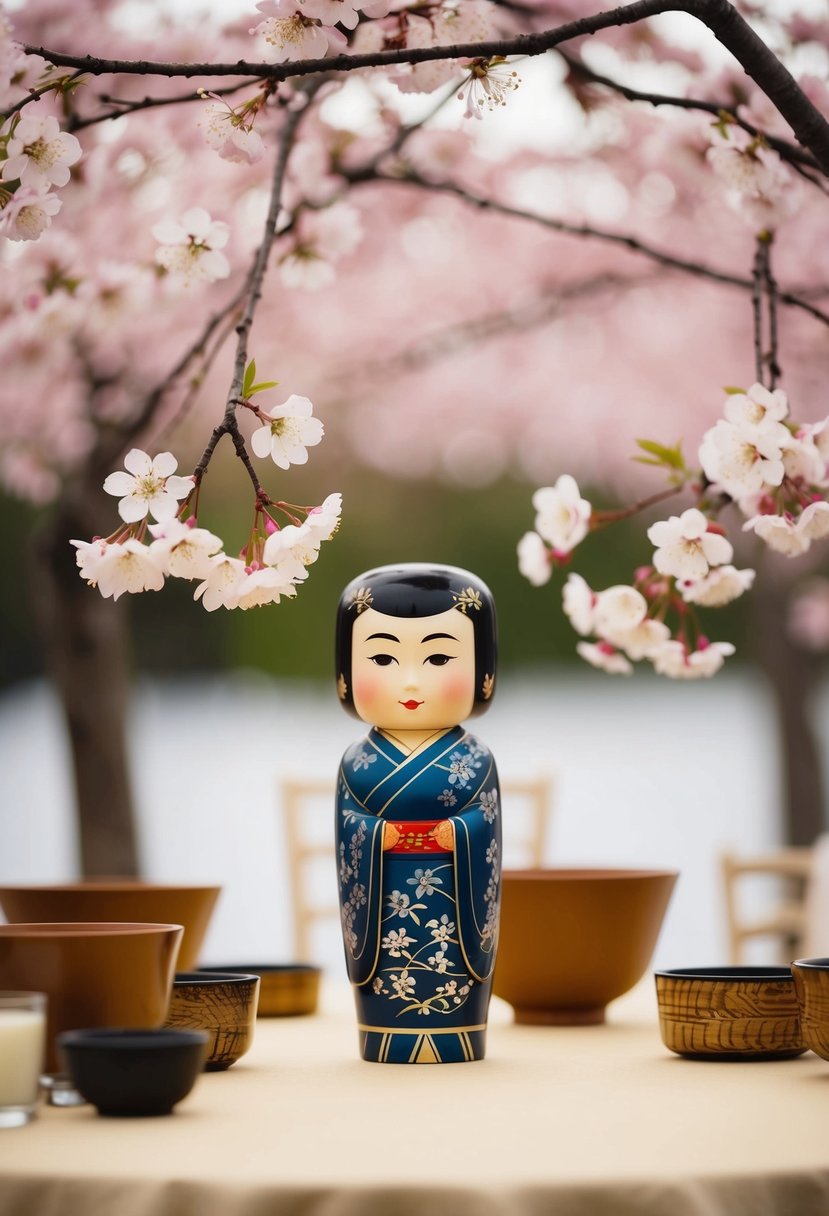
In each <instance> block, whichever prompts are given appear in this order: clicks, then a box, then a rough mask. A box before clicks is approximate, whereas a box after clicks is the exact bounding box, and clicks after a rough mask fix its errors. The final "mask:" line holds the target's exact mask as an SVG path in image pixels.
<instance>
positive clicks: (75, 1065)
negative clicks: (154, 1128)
mask: <svg viewBox="0 0 829 1216" xmlns="http://www.w3.org/2000/svg"><path fill="white" fill-rule="evenodd" d="M207 1039H208V1036H207V1035H206V1034H205V1033H204V1031H201V1030H165V1029H162V1030H119V1029H110V1028H103V1029H95V1030H67V1031H64V1033H63V1034H60V1035H58V1039H57V1042H58V1049H59V1051H60V1052H61V1053H62V1055H63V1058H64V1061H65V1063H66V1070H67V1072H68V1073H69V1075H70V1077H71V1078H72V1083H73V1085H74V1086H75V1089H77V1091H78V1093H80V1094H81V1095H82V1096H83V1097H84V1098H86V1100H87V1102H91V1103H92V1104H93V1106H96V1107H97V1108H98V1113H99V1114H101V1115H168V1114H169V1113H170V1112H171V1111H172V1109H173V1107H174V1106H175V1105H176V1103H177V1102H180V1101H181V1099H182V1098H185V1097H186V1096H187V1094H189V1092H190V1090H191V1089H192V1088H193V1085H194V1083H195V1081H196V1078H197V1077H198V1076H199V1074H200V1073H201V1071H202V1069H203V1067H204V1060H205V1056H206V1054H207Z"/></svg>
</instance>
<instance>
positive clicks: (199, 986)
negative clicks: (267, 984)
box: [164, 971, 259, 1072]
mask: <svg viewBox="0 0 829 1216" xmlns="http://www.w3.org/2000/svg"><path fill="white" fill-rule="evenodd" d="M258 1003H259V976H258V975H240V974H238V973H235V972H222V971H211V972H208V971H189V972H186V971H185V972H179V973H178V974H177V975H176V977H175V980H174V981H173V993H172V996H171V997H170V1008H169V1010H168V1013H167V1020H166V1022H165V1023H164V1024H165V1026H172V1027H174V1028H175V1029H176V1030H205V1031H207V1035H208V1039H209V1043H208V1049H207V1060H206V1061H205V1068H206V1069H207V1071H208V1072H218V1071H220V1070H221V1069H224V1068H230V1066H231V1064H235V1063H236V1061H237V1060H238V1059H239V1057H240V1056H243V1055H244V1054H245V1052H246V1051H247V1050H248V1048H249V1047H250V1045H251V1043H252V1042H253V1030H254V1026H255V1024H256V1008H257V1005H258Z"/></svg>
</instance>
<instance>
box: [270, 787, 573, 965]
mask: <svg viewBox="0 0 829 1216" xmlns="http://www.w3.org/2000/svg"><path fill="white" fill-rule="evenodd" d="M552 794H553V780H552V777H551V776H550V775H549V774H540V775H538V776H537V777H533V778H525V779H520V780H514V781H513V780H506V781H502V782H501V803H502V806H505V808H506V814H505V816H504V864H505V865H507V866H513V867H518V866H524V867H533V868H535V867H538V866H541V865H543V864H544V856H545V849H546V845H547V840H548V835H549V826H550V814H551V809H552ZM278 798H279V801H280V803H281V806H282V815H283V819H284V824H285V842H286V845H287V855H288V887H289V891H290V898H291V908H292V913H293V924H294V951H295V958H296V959H297V961H300V962H310V961H313V960H314V959H315V958H316V957H317V955H318V951H317V949H316V946H317V941H316V937H317V934H316V931H315V930H316V926H317V925H318V923H319V922H321V921H335V922H336V923H337V925H339V908H338V907H337V904H336V903H335V902H334V899H333V892H334V890H335V885H334V878H333V873H334V845H333V841H332V837H331V825H332V822H333V819H332V814H333V807H334V785H333V784H332V782H331V781H330V780H324V779H321V778H310V779H306V778H299V777H284V778H282V779H281V780H280V782H279V788H278Z"/></svg>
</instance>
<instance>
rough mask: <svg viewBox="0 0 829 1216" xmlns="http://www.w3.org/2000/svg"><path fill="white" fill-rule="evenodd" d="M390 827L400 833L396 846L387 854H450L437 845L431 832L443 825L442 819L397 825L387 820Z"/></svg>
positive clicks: (421, 820)
mask: <svg viewBox="0 0 829 1216" xmlns="http://www.w3.org/2000/svg"><path fill="white" fill-rule="evenodd" d="M388 822H389V823H391V825H392V827H395V828H397V830H398V832H399V833H400V839H399V840H398V842H397V844H396V845H395V846H394V847H393V848H391V849H388V850H387V852H389V853H451V852H452V850H451V849H445V848H444V847H443V845H441V844H438V842H437V841H436V840H435V838H434V836H431V835H430V834H429V833H430V832H432V831H433V830H434V829H435V828H436V827H437V826H438V824H439V823H443V822H444V821H443V820H442V819H419V820H417V822H413V821H411V820H408V821H407V822H405V823H397V822H395V821H394V820H389V821H388Z"/></svg>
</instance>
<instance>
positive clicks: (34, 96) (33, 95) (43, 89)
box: [0, 68, 84, 127]
mask: <svg viewBox="0 0 829 1216" xmlns="http://www.w3.org/2000/svg"><path fill="white" fill-rule="evenodd" d="M83 75H84V72H83V70H82V69H80V68H79V69H78V71H77V72H72V73H71V74H70V75H69V76H59V77H58V78H57V79H56V80H53V81H51V83H48V84H42V85H41V86H40V88H38V89H30V90H29V92H28V94H27V95H26V96H25V97H22V98H21V99H20V101H16V102H15V103H14V105H13V106H9V108H8V110H4V111H3V113H2V114H0V127H3V126H5V124H6V123H7V122H8V121H9V119H10V118H11V117H12V116H13V115H14V114H18V113H19V112H20V111H21V110H22V109H23V108H24V106H27V105H29V104H30V103H31V102H33V101H39V99H40V98H41V97H45V96H46V94H47V93H53V92H54V91H55V90H56V89H60V90H61V91H63V90H65V89H66V87H67V85H70V84H71V83H72V82H73V81H74V80H78V79H79V78H80V77H81V76H83Z"/></svg>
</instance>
